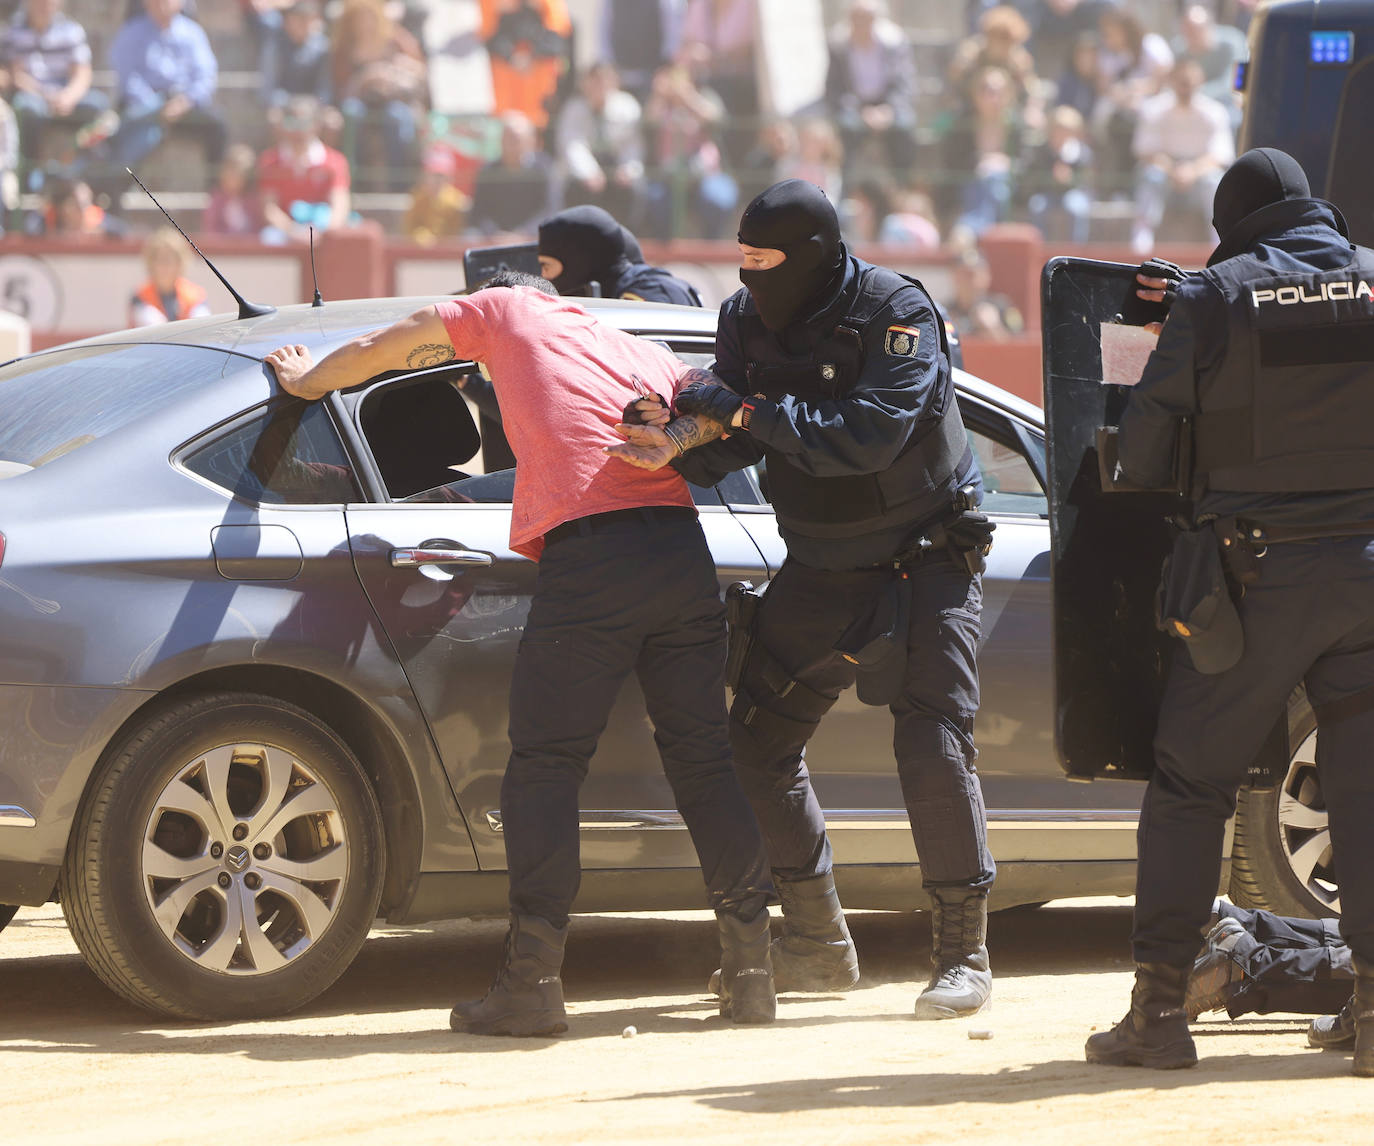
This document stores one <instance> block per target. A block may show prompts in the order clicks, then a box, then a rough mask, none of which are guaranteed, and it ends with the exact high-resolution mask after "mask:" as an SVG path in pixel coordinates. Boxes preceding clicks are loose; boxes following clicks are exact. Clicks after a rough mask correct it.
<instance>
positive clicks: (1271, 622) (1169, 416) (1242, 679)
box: [1087, 148, 1374, 1076]
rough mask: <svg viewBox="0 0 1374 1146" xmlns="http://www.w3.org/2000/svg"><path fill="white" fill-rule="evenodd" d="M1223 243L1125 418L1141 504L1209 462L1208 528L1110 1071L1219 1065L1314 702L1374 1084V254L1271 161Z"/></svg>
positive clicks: (1104, 1047)
mask: <svg viewBox="0 0 1374 1146" xmlns="http://www.w3.org/2000/svg"><path fill="white" fill-rule="evenodd" d="M1213 224H1214V226H1215V227H1216V230H1217V234H1218V235H1219V236H1220V240H1221V241H1220V243H1219V245H1218V246H1217V248H1216V251H1215V252H1214V253H1213V255H1212V257H1211V259H1210V260H1209V261H1208V265H1207V268H1206V269H1205V270H1204V271H1202V272H1201V273H1200V274H1196V275H1190V276H1188V277H1186V278H1184V279H1183V280H1182V281H1181V282H1180V283H1179V284H1178V285H1177V288H1176V292H1177V293H1176V298H1175V300H1174V301H1173V304H1172V309H1171V310H1170V312H1169V317H1168V319H1167V321H1166V322H1165V323H1164V327H1163V330H1162V332H1161V334H1160V338H1159V344H1158V347H1157V348H1156V350H1155V351H1154V353H1153V354H1152V356H1151V357H1150V360H1149V362H1148V364H1147V365H1146V367H1145V371H1144V374H1143V376H1142V378H1141V380H1140V382H1139V384H1138V385H1137V386H1136V387H1135V388H1134V389H1133V390H1132V392H1131V396H1130V399H1129V401H1128V403H1127V406H1126V410H1125V413H1124V415H1123V417H1122V420H1121V427H1120V435H1119V453H1120V460H1119V470H1120V475H1121V476H1122V477H1123V478H1124V479H1125V480H1126V481H1127V482H1129V483H1131V484H1133V485H1135V486H1137V487H1145V488H1162V487H1165V486H1167V485H1169V484H1170V482H1171V480H1173V479H1174V475H1175V472H1176V463H1177V462H1178V460H1179V458H1180V456H1182V457H1183V458H1184V459H1186V458H1187V454H1188V451H1191V466H1186V467H1184V468H1186V469H1187V470H1189V471H1190V473H1191V478H1190V483H1189V484H1190V488H1189V489H1188V490H1186V492H1187V493H1189V494H1190V496H1191V498H1192V501H1193V526H1194V528H1193V529H1192V530H1187V531H1183V532H1181V533H1180V535H1179V537H1178V541H1177V543H1176V545H1175V548H1174V553H1173V557H1172V559H1171V563H1170V567H1169V572H1168V574H1167V575H1166V584H1165V586H1164V592H1163V601H1164V608H1163V614H1164V623H1165V627H1166V628H1167V627H1172V630H1173V632H1174V633H1175V634H1176V635H1177V636H1179V637H1181V638H1182V642H1181V644H1180V645H1178V646H1176V648H1175V657H1174V661H1173V664H1172V666H1171V669H1170V673H1169V678H1168V682H1167V685H1166V689H1165V694H1164V700H1163V705H1162V709H1161V712H1160V716H1159V723H1158V728H1157V731H1156V734H1155V740H1154V752H1155V770H1154V773H1153V775H1152V778H1151V780H1150V784H1149V788H1148V790H1147V792H1146V795H1145V802H1144V807H1143V808H1142V810H1141V816H1140V831H1139V870H1138V875H1137V883H1136V907H1135V931H1134V935H1133V945H1134V955H1135V960H1136V978H1135V987H1134V990H1133V991H1132V994H1131V1007H1130V1011H1129V1012H1128V1013H1127V1015H1126V1017H1125V1018H1123V1019H1122V1020H1121V1022H1119V1023H1118V1024H1117V1025H1116V1027H1115V1028H1113V1029H1112V1030H1110V1031H1104V1032H1102V1033H1100V1034H1096V1035H1093V1036H1091V1037H1090V1038H1089V1039H1088V1042H1087V1057H1088V1060H1089V1061H1090V1062H1096V1063H1104V1064H1108V1065H1113V1066H1126V1065H1132V1066H1148V1067H1157V1068H1170V1067H1186V1066H1192V1065H1193V1064H1194V1063H1195V1062H1196V1061H1197V1053H1196V1050H1195V1048H1194V1045H1193V1041H1192V1038H1191V1037H1190V1035H1189V1033H1188V1020H1187V1015H1186V1013H1185V1010H1184V997H1185V992H1186V987H1187V982H1188V975H1189V971H1190V969H1191V967H1192V963H1193V959H1194V956H1196V954H1197V952H1198V949H1199V947H1200V946H1201V933H1202V930H1203V929H1204V927H1205V926H1206V924H1207V922H1208V918H1209V912H1210V910H1211V903H1212V897H1213V895H1214V894H1215V891H1216V888H1217V886H1218V883H1219V881H1220V876H1221V851H1222V844H1223V837H1224V834H1225V828H1226V822H1227V820H1228V819H1229V817H1230V816H1231V814H1232V813H1233V812H1234V811H1235V806H1236V793H1237V791H1238V789H1239V788H1240V786H1241V784H1242V783H1243V782H1244V781H1245V778H1246V770H1247V767H1248V766H1249V764H1250V763H1251V762H1252V761H1253V760H1254V759H1255V758H1256V757H1257V755H1258V754H1259V751H1260V749H1261V746H1262V742H1263V740H1264V739H1265V735H1266V733H1267V730H1268V729H1269V727H1270V725H1271V723H1272V721H1273V718H1274V715H1275V714H1276V713H1279V712H1282V711H1283V709H1284V706H1285V704H1286V702H1287V700H1288V697H1289V695H1290V693H1291V692H1292V691H1293V689H1294V687H1295V686H1296V685H1298V684H1299V683H1304V684H1306V686H1307V696H1308V699H1309V700H1310V701H1311V703H1312V707H1313V710H1314V712H1315V714H1316V718H1317V727H1318V748H1317V765H1318V769H1319V772H1320V776H1321V784H1322V788H1323V795H1324V798H1325V803H1326V807H1327V808H1328V810H1329V813H1330V828H1331V843H1332V847H1333V849H1334V852H1335V857H1336V862H1337V864H1338V866H1339V869H1340V874H1341V905H1342V917H1341V931H1342V933H1343V935H1344V937H1345V939H1346V941H1347V942H1348V943H1349V945H1350V947H1351V950H1352V952H1353V962H1354V967H1355V971H1356V987H1355V999H1354V1005H1353V1012H1354V1016H1355V1021H1356V1031H1357V1033H1356V1047H1355V1062H1354V1071H1355V1073H1356V1074H1357V1075H1363V1076H1374V874H1372V873H1374V836H1371V834H1370V831H1369V828H1370V824H1371V823H1374V769H1371V765H1370V762H1369V748H1370V745H1371V744H1374V297H1371V288H1374V251H1370V250H1367V249H1365V248H1362V247H1357V246H1355V245H1354V244H1352V243H1351V242H1350V240H1349V238H1348V237H1347V230H1346V225H1345V220H1344V219H1343V218H1342V217H1341V215H1340V212H1339V211H1337V210H1336V208H1334V207H1333V206H1332V205H1331V204H1329V203H1326V202H1323V201H1321V200H1318V199H1313V198H1311V197H1310V192H1309V188H1308V183H1307V178H1306V176H1305V174H1304V173H1303V171H1302V168H1301V167H1300V166H1299V165H1298V163H1297V162H1296V160H1294V159H1293V158H1292V157H1291V156H1289V155H1287V154H1285V153H1284V152H1282V151H1278V150H1274V149H1271V148H1259V149H1256V150H1252V151H1249V152H1246V154H1244V155H1243V156H1241V158H1240V159H1239V160H1238V161H1237V162H1236V163H1235V165H1234V166H1233V167H1232V168H1231V169H1230V170H1229V171H1228V172H1227V173H1226V175H1225V176H1224V177H1223V178H1222V180H1221V183H1220V184H1219V186H1218V187H1217V191H1216V196H1215V201H1214V210H1213ZM1181 450H1182V451H1183V453H1182V455H1180V451H1181Z"/></svg>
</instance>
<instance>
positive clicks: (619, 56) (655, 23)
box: [598, 0, 687, 103]
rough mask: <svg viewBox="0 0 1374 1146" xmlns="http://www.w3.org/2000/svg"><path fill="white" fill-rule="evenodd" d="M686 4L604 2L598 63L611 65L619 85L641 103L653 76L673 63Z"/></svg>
mask: <svg viewBox="0 0 1374 1146" xmlns="http://www.w3.org/2000/svg"><path fill="white" fill-rule="evenodd" d="M686 13H687V0H605V3H604V5H603V6H602V9H601V28H600V47H601V52H600V56H599V57H598V58H599V59H602V60H605V61H606V62H607V63H609V64H612V65H613V66H614V67H615V70H616V72H617V73H619V75H620V82H621V84H623V85H624V87H625V90H626V91H628V92H629V93H630V94H631V95H633V96H634V97H635V99H637V100H639V101H640V102H641V103H643V102H645V101H647V100H648V98H649V94H650V91H651V89H652V86H653V80H654V76H655V74H656V73H657V72H658V70H659V68H661V67H663V65H664V64H666V63H668V62H669V61H670V60H673V59H676V58H677V54H678V46H679V45H680V44H681V42H682V21H683V18H684V16H685V15H686Z"/></svg>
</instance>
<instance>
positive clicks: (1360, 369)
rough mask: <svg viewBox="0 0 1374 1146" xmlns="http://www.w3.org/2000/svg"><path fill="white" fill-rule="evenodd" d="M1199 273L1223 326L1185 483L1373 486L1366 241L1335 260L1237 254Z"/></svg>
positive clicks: (1372, 325)
mask: <svg viewBox="0 0 1374 1146" xmlns="http://www.w3.org/2000/svg"><path fill="white" fill-rule="evenodd" d="M1206 273H1207V274H1208V275H1209V276H1210V277H1211V278H1212V279H1213V281H1214V282H1216V283H1217V284H1218V286H1219V287H1220V288H1221V290H1222V292H1223V293H1224V295H1225V297H1226V301H1227V304H1228V307H1229V310H1230V315H1231V337H1230V342H1229V346H1228V349H1227V353H1226V357H1225V360H1224V362H1223V364H1222V367H1221V369H1220V371H1219V372H1218V373H1217V375H1216V376H1215V377H1214V378H1212V379H1211V380H1210V381H1209V382H1208V383H1207V384H1206V385H1205V387H1204V388H1203V390H1202V392H1201V393H1200V394H1199V395H1198V410H1199V413H1198V415H1197V417H1196V420H1195V422H1194V427H1193V475H1194V481H1193V484H1194V491H1195V492H1197V493H1200V492H1202V491H1203V490H1206V489H1212V490H1221V491H1236V492H1254V493H1315V492H1320V491H1323V490H1355V489H1374V293H1372V292H1374V251H1370V250H1368V249H1366V248H1364V247H1356V248H1355V250H1354V252H1353V254H1352V257H1351V260H1350V262H1349V263H1348V264H1347V265H1346V266H1344V267H1341V268H1339V269H1337V270H1334V271H1319V272H1310V273H1304V274H1285V275H1277V276H1275V275H1270V274H1265V273H1263V270H1262V268H1261V267H1260V266H1259V264H1258V263H1257V262H1256V260H1255V259H1253V258H1248V257H1245V256H1240V257H1237V258H1234V259H1228V260H1227V261H1226V262H1224V263H1220V264H1218V265H1217V266H1215V267H1213V268H1212V269H1211V270H1209V271H1207V272H1206Z"/></svg>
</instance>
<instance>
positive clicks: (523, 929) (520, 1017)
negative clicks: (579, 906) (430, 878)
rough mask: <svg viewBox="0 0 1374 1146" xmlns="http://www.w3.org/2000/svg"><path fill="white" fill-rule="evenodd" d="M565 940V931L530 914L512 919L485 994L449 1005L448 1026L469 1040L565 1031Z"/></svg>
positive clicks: (520, 1036) (566, 935)
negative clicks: (563, 978)
mask: <svg viewBox="0 0 1374 1146" xmlns="http://www.w3.org/2000/svg"><path fill="white" fill-rule="evenodd" d="M567 940H568V928H567V927H566V926H563V927H561V928H559V927H555V926H554V925H553V924H552V923H549V922H548V921H547V920H545V919H540V918H539V917H538V916H536V915H512V916H511V917H510V930H509V931H507V932H506V950H505V954H504V955H503V956H502V959H501V967H500V969H499V970H498V971H497V972H496V978H495V979H494V980H493V981H492V984H491V987H490V989H489V990H488V991H487V993H486V994H485V995H484V996H482V998H480V999H473V1000H471V1001H469V1002H465V1003H459V1004H458V1005H457V1006H455V1007H454V1008H453V1011H452V1013H451V1014H450V1015H449V1017H448V1025H449V1026H450V1027H452V1028H453V1029H454V1030H455V1031H461V1032H463V1033H465V1034H470V1035H514V1036H516V1037H517V1038H528V1037H530V1036H533V1035H561V1034H562V1033H563V1032H564V1031H566V1030H567V1029H568V1013H567V1011H565V1010H564V1009H563V980H562V979H561V978H560V977H559V972H560V971H561V970H562V967H563V946H564V944H565V943H566V942H567Z"/></svg>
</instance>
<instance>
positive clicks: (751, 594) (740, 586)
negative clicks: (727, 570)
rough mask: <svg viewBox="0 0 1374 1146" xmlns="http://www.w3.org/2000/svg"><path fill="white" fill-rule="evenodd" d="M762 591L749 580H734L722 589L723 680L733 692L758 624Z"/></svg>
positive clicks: (741, 673)
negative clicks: (726, 630)
mask: <svg viewBox="0 0 1374 1146" xmlns="http://www.w3.org/2000/svg"><path fill="white" fill-rule="evenodd" d="M762 601H763V594H762V593H760V592H759V591H758V590H757V589H755V588H754V585H753V582H752V581H736V582H735V583H734V584H733V585H731V586H730V587H729V588H728V589H726V590H725V622H726V624H727V625H728V626H729V637H728V640H727V644H726V652H725V684H726V687H727V688H729V689H730V690H731V691H732V692H734V691H736V690H737V689H738V688H739V682H740V678H741V677H742V676H743V675H744V665H745V663H746V662H747V661H748V660H749V650H750V648H751V647H752V646H753V644H754V631H755V628H756V627H757V624H758V616H759V604H760V603H761V602H762Z"/></svg>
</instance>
